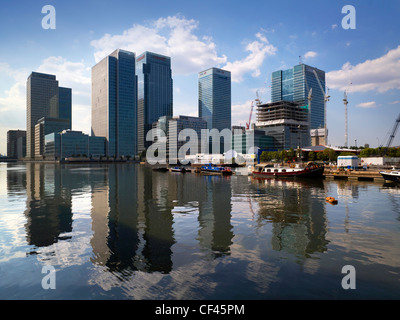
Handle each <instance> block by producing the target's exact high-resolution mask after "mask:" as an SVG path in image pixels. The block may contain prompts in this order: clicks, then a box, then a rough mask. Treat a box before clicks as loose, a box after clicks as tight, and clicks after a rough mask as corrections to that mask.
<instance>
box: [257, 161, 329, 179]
mask: <svg viewBox="0 0 400 320" xmlns="http://www.w3.org/2000/svg"><path fill="white" fill-rule="evenodd" d="M323 173H324V166H319V165H317V164H315V163H313V162H309V163H307V165H306V167H304V168H289V167H280V168H271V167H268V166H265V167H261V168H259V169H258V170H256V171H253V177H256V178H275V179H277V178H313V179H322V177H323Z"/></svg>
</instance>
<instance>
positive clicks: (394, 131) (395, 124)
mask: <svg viewBox="0 0 400 320" xmlns="http://www.w3.org/2000/svg"><path fill="white" fill-rule="evenodd" d="M399 123H400V114H399V116H398V117H397V119H396V121H395V122H394V125H393V127H392V130H390V131H389V132H390V136H389V139H388V142H387V144H386V148H390V146H391V145H392V142H393V139H394V137H395V136H396V132H397V129H398V128H399ZM380 147H382V146H380Z"/></svg>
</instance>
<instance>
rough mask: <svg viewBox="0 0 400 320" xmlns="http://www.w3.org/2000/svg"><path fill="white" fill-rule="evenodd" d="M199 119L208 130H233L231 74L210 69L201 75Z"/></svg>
mask: <svg viewBox="0 0 400 320" xmlns="http://www.w3.org/2000/svg"><path fill="white" fill-rule="evenodd" d="M198 109H199V112H198V114H199V117H200V118H203V119H204V120H205V121H206V122H207V129H209V130H211V129H218V130H219V131H222V130H223V129H226V128H227V129H231V73H230V72H229V71H226V70H222V69H218V68H210V69H208V70H205V71H202V72H200V73H199V105H198Z"/></svg>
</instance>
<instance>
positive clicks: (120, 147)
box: [91, 49, 137, 157]
mask: <svg viewBox="0 0 400 320" xmlns="http://www.w3.org/2000/svg"><path fill="white" fill-rule="evenodd" d="M136 90H137V87H136V74H135V54H134V53H133V52H129V51H124V50H121V49H117V50H115V51H114V52H113V53H111V54H110V55H109V56H107V57H105V58H104V59H103V60H101V61H100V62H99V63H97V64H96V65H95V66H94V67H93V68H92V130H91V131H92V132H91V135H92V136H97V137H105V138H106V155H107V156H111V157H120V156H134V155H136V154H137V100H136V92H137V91H136Z"/></svg>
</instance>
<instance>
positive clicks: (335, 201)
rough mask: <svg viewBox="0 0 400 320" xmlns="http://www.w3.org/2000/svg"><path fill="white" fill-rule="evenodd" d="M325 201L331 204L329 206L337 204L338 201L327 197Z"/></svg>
mask: <svg viewBox="0 0 400 320" xmlns="http://www.w3.org/2000/svg"><path fill="white" fill-rule="evenodd" d="M325 200H326V201H327V202H329V203H331V204H337V203H338V201H337V200H336V199H335V198H334V197H327V198H326V199H325Z"/></svg>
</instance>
